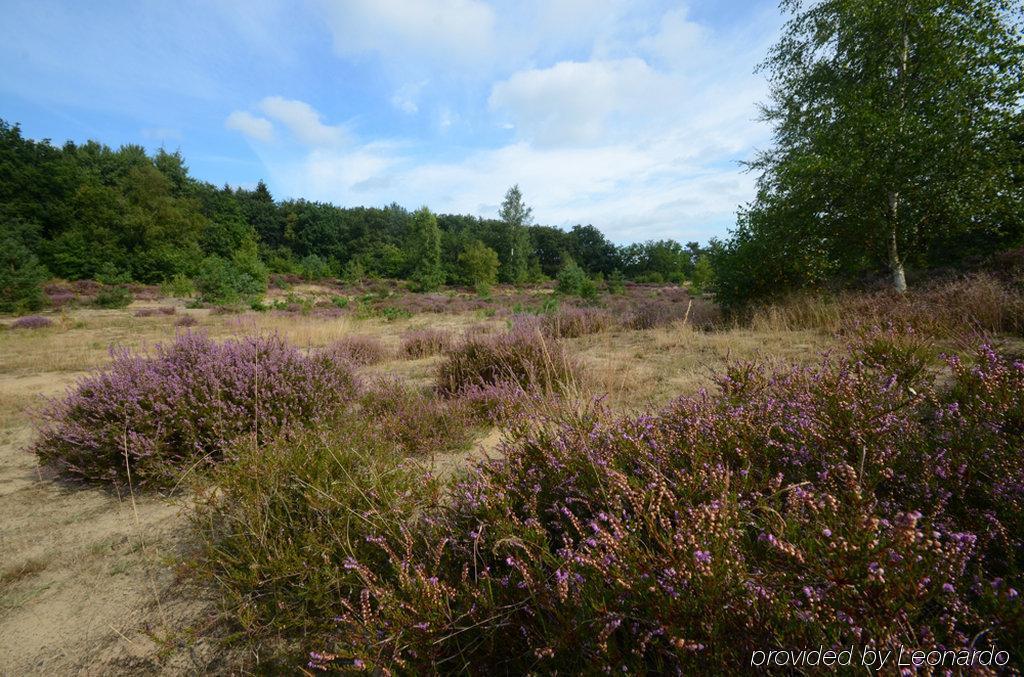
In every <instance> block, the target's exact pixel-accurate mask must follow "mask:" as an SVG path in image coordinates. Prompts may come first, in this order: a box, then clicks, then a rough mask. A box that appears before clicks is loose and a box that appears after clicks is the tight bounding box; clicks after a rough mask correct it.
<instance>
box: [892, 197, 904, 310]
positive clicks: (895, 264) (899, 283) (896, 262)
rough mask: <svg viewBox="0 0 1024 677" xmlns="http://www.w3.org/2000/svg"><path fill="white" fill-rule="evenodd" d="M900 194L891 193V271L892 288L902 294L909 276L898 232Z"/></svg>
mask: <svg viewBox="0 0 1024 677" xmlns="http://www.w3.org/2000/svg"><path fill="white" fill-rule="evenodd" d="M899 206H900V196H899V193H897V192H896V191H890V193H889V271H890V272H891V273H892V288H893V289H895V290H896V291H897V292H898V293H900V294H902V293H903V292H905V291H907V276H906V274H905V273H904V271H903V259H901V258H900V252H899V247H898V246H897V241H896V234H897V229H898V224H899Z"/></svg>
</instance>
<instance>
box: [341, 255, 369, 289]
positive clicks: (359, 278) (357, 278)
mask: <svg viewBox="0 0 1024 677" xmlns="http://www.w3.org/2000/svg"><path fill="white" fill-rule="evenodd" d="M341 279H342V281H343V282H346V283H347V284H362V283H363V280H365V279H366V269H365V268H363V264H361V263H359V261H356V260H352V261H349V262H348V263H346V264H345V268H344V269H343V270H342V271H341Z"/></svg>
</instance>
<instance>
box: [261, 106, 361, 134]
mask: <svg viewBox="0 0 1024 677" xmlns="http://www.w3.org/2000/svg"><path fill="white" fill-rule="evenodd" d="M260 109H262V110H263V112H264V113H265V114H267V115H268V116H270V117H272V118H274V119H275V120H277V121H278V122H280V123H282V124H283V125H285V126H286V127H287V128H288V129H289V130H290V131H291V133H292V134H294V135H295V138H297V139H298V140H299V141H301V142H302V143H305V144H307V145H310V146H331V145H335V144H338V143H340V142H341V141H343V140H344V139H345V131H344V129H343V128H342V127H340V126H330V125H325V124H324V123H323V122H321V120H320V113H318V112H317V111H316V109H315V108H313V107H312V106H310V105H309V104H308V103H306V102H304V101H297V100H294V99H284V98H282V97H280V96H268V97H267V98H265V99H263V101H261V102H260Z"/></svg>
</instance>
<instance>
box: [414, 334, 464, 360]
mask: <svg viewBox="0 0 1024 677" xmlns="http://www.w3.org/2000/svg"><path fill="white" fill-rule="evenodd" d="M451 345H452V335H451V334H450V333H448V332H446V331H441V330H439V329H417V330H416V331H410V332H408V333H406V334H404V335H403V336H402V354H403V355H406V356H407V357H411V358H414V359H415V358H420V357H429V356H431V355H436V354H438V353H441V352H444V351H445V350H447V349H448V348H449V347H450V346H451Z"/></svg>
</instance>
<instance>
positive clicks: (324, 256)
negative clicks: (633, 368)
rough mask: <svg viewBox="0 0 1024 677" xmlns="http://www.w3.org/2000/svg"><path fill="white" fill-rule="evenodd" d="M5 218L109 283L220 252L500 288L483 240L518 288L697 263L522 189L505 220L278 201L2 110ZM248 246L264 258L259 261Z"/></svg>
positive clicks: (502, 277) (37, 247) (310, 270)
mask: <svg viewBox="0 0 1024 677" xmlns="http://www.w3.org/2000/svg"><path fill="white" fill-rule="evenodd" d="M0 215H2V218H3V220H4V221H5V222H6V223H28V224H32V226H33V227H32V229H31V230H32V236H31V237H30V238H27V239H23V241H22V244H23V245H24V246H25V247H27V248H28V250H29V252H31V253H32V254H34V255H35V257H36V259H37V260H38V262H39V263H40V264H42V265H44V266H45V267H46V268H47V269H48V270H49V271H50V272H51V273H52V274H54V275H56V276H58V277H62V278H65V279H69V280H79V279H90V278H96V277H97V276H103V277H104V278H106V279H110V276H109V275H108V271H107V270H106V268H107V267H113V269H115V270H116V271H117V273H118V274H121V273H124V274H127V275H128V276H129V277H130V279H132V280H135V281H139V282H145V283H161V284H162V283H166V282H168V281H169V280H171V279H173V278H175V277H176V276H185V277H189V278H194V277H197V276H199V273H200V270H199V268H200V266H201V264H202V262H203V261H204V260H205V259H206V258H207V257H209V256H216V257H218V258H219V259H221V260H223V261H229V262H232V263H233V264H236V265H235V267H236V268H240V269H244V270H241V272H243V273H246V272H247V273H248V274H249V275H250V277H252V278H253V280H254V281H255V282H256V284H255V285H254V287H259V286H261V282H260V280H261V278H262V277H263V276H264V275H265V274H266V272H267V271H268V270H269V271H271V272H274V273H280V274H288V275H302V276H304V277H306V278H309V279H319V278H321V277H324V276H329V275H331V274H336V273H338V272H339V268H340V267H341V266H342V265H344V268H341V270H340V272H342V278H343V279H344V280H345V281H346V282H349V283H362V282H363V281H364V280H366V279H372V278H380V277H383V278H392V279H398V278H402V279H407V280H409V281H411V282H412V283H413V287H414V288H416V289H434V288H436V287H437V286H439V285H440V284H442V283H443V282H444V281H445V280H452V281H459V282H461V283H464V284H467V285H474V286H475V285H476V283H477V282H479V281H481V280H484V281H486V282H487V284H493V281H492V279H491V278H493V277H494V275H493V274H492V272H491V270H492V269H493V266H492V265H491V261H492V259H491V257H490V256H489V255H488V256H487V257H486V259H485V260H484V262H483V263H482V264H481V265H479V266H478V265H476V264H473V265H471V266H470V267H472V268H474V269H475V270H473V271H467V270H466V267H465V266H466V262H465V260H460V256H462V254H463V253H464V252H466V251H467V250H468V249H470V248H473V251H474V252H476V253H478V252H479V250H478V249H477V245H476V244H475V243H480V244H481V245H482V246H483V247H485V248H487V249H489V250H491V251H493V252H494V253H495V254H496V255H497V260H498V264H499V265H498V267H497V269H496V271H497V275H496V277H497V280H498V281H499V282H506V283H514V284H522V283H526V282H530V283H538V282H543V281H546V280H547V279H549V278H550V277H554V276H556V275H557V273H558V271H559V269H560V268H561V265H562V261H563V258H564V257H565V256H566V255H568V256H571V257H572V258H573V259H574V260H575V261H576V262H577V264H578V265H579V266H580V268H582V269H583V271H584V272H585V273H587V274H588V275H598V274H603V275H605V276H607V275H609V274H610V273H611V271H612V270H614V269H615V268H618V269H619V270H622V271H623V272H624V273H625V274H626V275H627V276H628V277H630V278H634V277H635V276H637V275H640V274H643V273H645V272H649V271H651V270H656V271H657V272H659V273H660V274H661V275H662V276H663V277H664V278H666V279H674V278H673V275H675V274H677V273H678V272H680V271H681V272H683V273H686V272H687V271H688V270H689V268H688V266H691V265H692V264H691V262H690V260H689V258H692V252H688V251H687V250H686V249H684V248H683V247H681V246H680V245H679V244H678V243H672V242H669V241H664V242H659V243H645V244H644V245H631V246H630V247H624V248H618V247H616V246H615V245H614V244H612V243H611V242H609V241H608V240H607V238H605V237H604V235H603V234H602V233H601V232H600V231H599V230H598V229H597V228H595V227H593V226H590V225H577V226H574V227H573V228H572V229H571V230H570V231H568V232H567V231H564V230H561V229H559V228H555V227H551V226H541V225H534V224H533V223H532V220H533V216H532V212H531V209H530V208H529V207H528V206H527V205H526V204H525V201H524V199H523V194H522V191H520V190H519V188H518V186H513V187H512V188H511V189H509V191H508V192H507V194H506V195H505V199H504V200H503V202H502V206H501V210H500V220H499V219H483V218H478V217H472V216H465V215H451V214H447V215H440V216H437V217H434V218H433V219H431V217H429V216H427V214H426V213H425V212H423V210H421V211H420V212H416V213H410V212H408V211H407V210H405V209H403V208H402V207H400V206H398V205H395V204H392V205H389V206H387V207H383V208H372V207H353V208H339V207H336V206H334V205H331V204H326V203H319V202H310V201H307V200H302V199H297V200H287V201H282V202H275V201H274V198H273V196H272V195H271V194H270V191H269V190H268V188H267V186H266V185H265V184H264V183H262V182H260V183H259V184H258V185H257V186H256V188H255V189H253V190H249V189H242V188H239V189H231V188H229V187H226V186H225V187H220V188H218V187H217V186H214V185H211V184H209V183H205V182H202V181H198V180H196V179H195V178H193V177H191V176H190V175H189V169H188V167H187V165H186V164H185V162H184V159H183V158H182V156H181V155H180V154H179V153H168V152H165V151H157V152H156V153H155V154H153V155H148V154H147V153H146V151H145V149H144V148H143V147H141V146H138V145H127V146H123V147H121V148H118V149H111V148H109V147H107V146H103V145H102V144H99V143H96V142H87V143H84V144H81V145H76V144H75V143H72V142H68V143H67V144H65V145H64V146H62V147H59V148H58V147H54V146H52V145H51V144H50V143H49V142H46V141H43V142H35V141H32V140H30V139H25V138H24V137H22V135H21V130H20V128H19V127H18V126H17V125H13V126H12V125H9V124H7V123H6V122H4V121H2V120H0ZM240 252H241V257H239V253H240ZM250 252H256V253H257V254H256V255H255V256H256V258H258V259H260V260H262V262H263V264H262V265H260V266H256V265H254V264H253V261H252V259H253V256H250ZM688 257H689V258H688ZM239 259H241V260H239ZM242 260H244V261H242ZM477 263H479V262H477ZM209 268H210V267H209V266H207V270H206V273H207V275H205V277H209V273H211V270H210V269H209ZM481 271H482V272H481ZM232 286H236V285H227V287H226V288H230V287H232ZM243 286H244V285H243Z"/></svg>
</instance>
